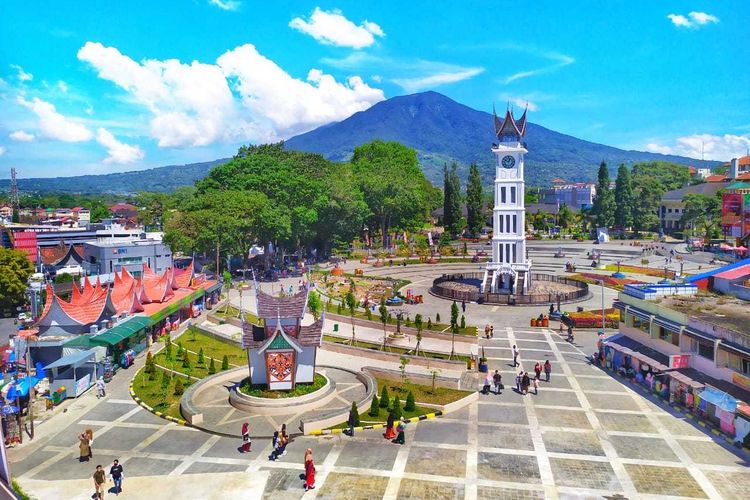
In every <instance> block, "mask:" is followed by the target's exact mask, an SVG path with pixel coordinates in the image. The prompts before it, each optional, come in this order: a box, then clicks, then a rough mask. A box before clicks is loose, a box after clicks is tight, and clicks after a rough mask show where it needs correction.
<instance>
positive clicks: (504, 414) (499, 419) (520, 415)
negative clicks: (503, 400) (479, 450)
mask: <svg viewBox="0 0 750 500" xmlns="http://www.w3.org/2000/svg"><path fill="white" fill-rule="evenodd" d="M478 420H479V422H490V423H497V424H522V425H528V424H529V420H528V418H526V408H524V407H523V406H501V405H483V404H480V405H479V410H478Z"/></svg>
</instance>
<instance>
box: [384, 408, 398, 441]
mask: <svg viewBox="0 0 750 500" xmlns="http://www.w3.org/2000/svg"><path fill="white" fill-rule="evenodd" d="M394 420H395V419H394V418H393V410H390V411H388V420H387V421H386V424H385V434H383V437H384V438H386V439H388V440H389V441H392V440H394V439H396V431H395V430H394V429H393V422H394Z"/></svg>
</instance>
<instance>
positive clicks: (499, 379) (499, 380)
mask: <svg viewBox="0 0 750 500" xmlns="http://www.w3.org/2000/svg"><path fill="white" fill-rule="evenodd" d="M492 381H493V382H494V384H495V394H498V395H499V394H500V389H502V388H503V376H502V375H500V372H499V371H497V370H495V374H494V375H493V376H492Z"/></svg>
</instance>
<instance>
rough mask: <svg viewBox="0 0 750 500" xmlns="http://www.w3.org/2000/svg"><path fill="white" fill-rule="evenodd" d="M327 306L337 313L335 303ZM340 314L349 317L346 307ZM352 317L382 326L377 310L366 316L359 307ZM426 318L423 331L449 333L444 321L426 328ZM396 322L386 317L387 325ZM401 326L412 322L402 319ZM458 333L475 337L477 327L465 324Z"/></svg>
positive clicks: (411, 326)
mask: <svg viewBox="0 0 750 500" xmlns="http://www.w3.org/2000/svg"><path fill="white" fill-rule="evenodd" d="M327 308H328V312H329V313H333V314H338V312H337V311H338V308H337V307H336V306H335V305H334V306H332V307H331V306H327ZM446 314H447V315H448V316H450V310H448V311H446ZM341 316H346V317H347V319H348V318H349V311H348V310H346V309H344V310H343V311H342V312H341ZM354 318H356V319H360V320H365V321H372V322H374V323H377V324H378V325H380V327H381V328H382V326H383V323H382V322H381V321H380V313H379V312H377V311H376V312H374V313H372V318H368V317H367V312H366V311H363V310H361V309H357V310H355V311H354ZM459 318H460V316H459ZM427 319H428V318H424V320H423V321H424V331H428V332H437V333H443V334H445V335H450V325H446V324H444V323H435V322H433V323H432V328H429V329H428V328H427ZM396 323H397V321H396V318H395V317H392V318H388V325H389V326H396ZM341 324H342V325H343V324H345V323H344V321H343V320H342V321H341ZM349 326H350V327H351V323H349ZM373 326H374V325H373ZM401 326H404V327H407V328H413V327H414V324H413V323H409V324H408V325H407V324H406V320H402V321H401ZM444 330H445V331H444ZM458 335H469V336H472V337H476V335H477V327H476V326H467V327H466V328H459V329H458Z"/></svg>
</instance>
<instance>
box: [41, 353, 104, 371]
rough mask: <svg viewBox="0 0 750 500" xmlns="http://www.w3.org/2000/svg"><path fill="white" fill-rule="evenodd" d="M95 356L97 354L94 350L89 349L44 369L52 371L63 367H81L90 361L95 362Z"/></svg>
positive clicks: (70, 355)
mask: <svg viewBox="0 0 750 500" xmlns="http://www.w3.org/2000/svg"><path fill="white" fill-rule="evenodd" d="M95 355H96V352H95V351H94V350H93V349H89V350H88V351H80V352H76V353H73V354H68V355H67V356H63V357H62V358H60V359H58V360H57V361H55V362H53V363H50V364H48V365H47V366H45V367H44V369H45V370H51V369H52V368H60V367H62V366H73V365H80V364H83V363H84V362H86V361H88V360H89V359H91V360H93V359H94V356H95Z"/></svg>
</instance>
